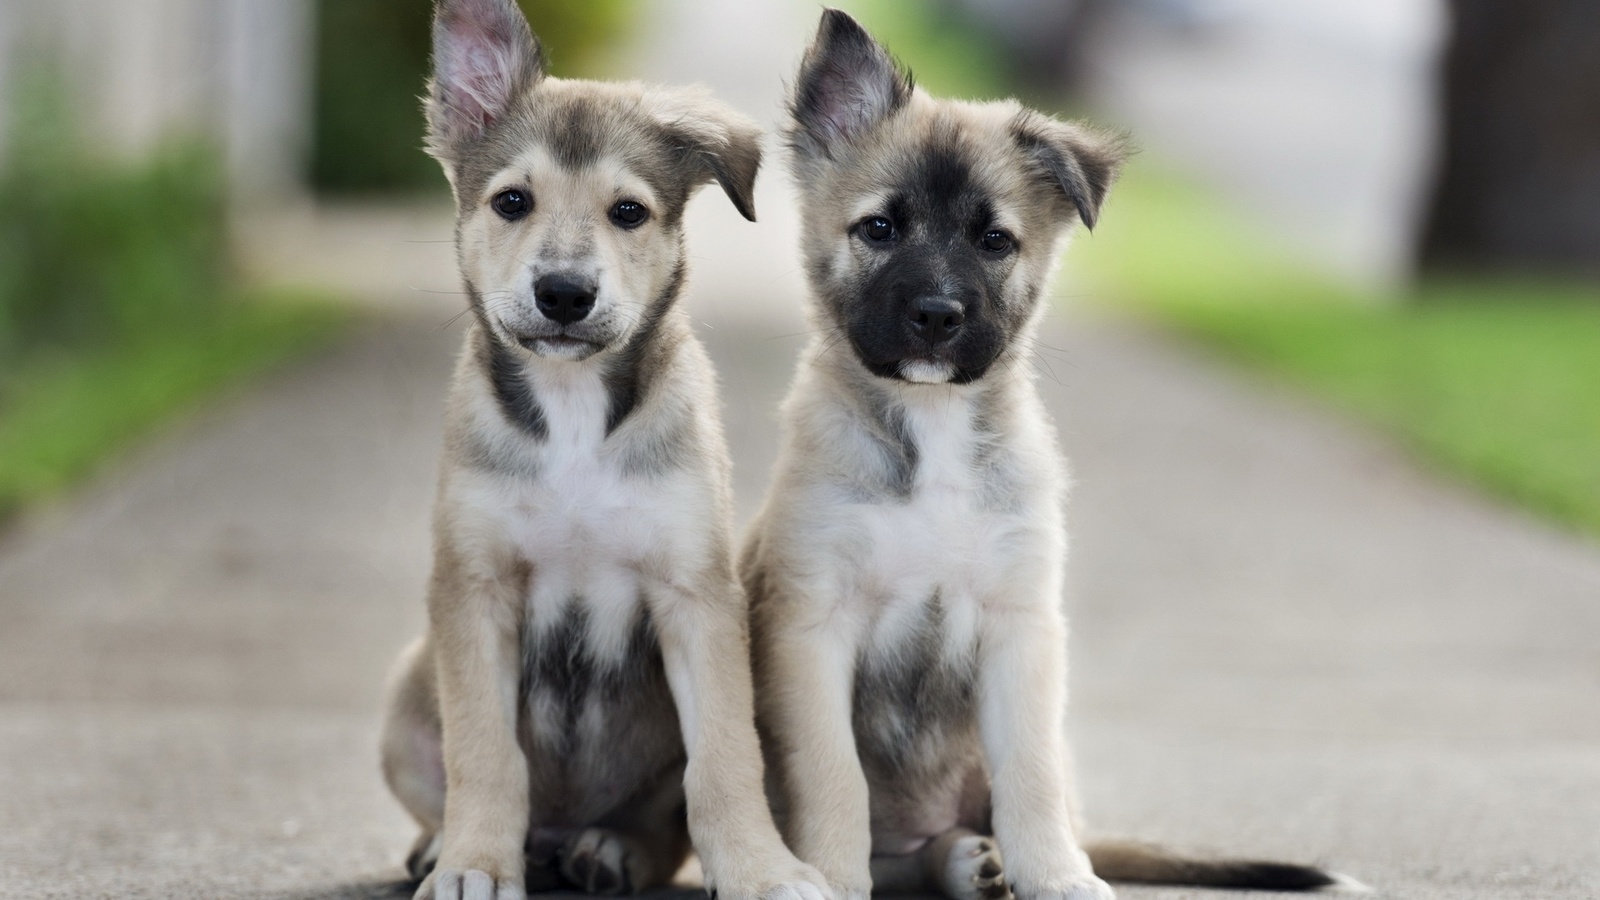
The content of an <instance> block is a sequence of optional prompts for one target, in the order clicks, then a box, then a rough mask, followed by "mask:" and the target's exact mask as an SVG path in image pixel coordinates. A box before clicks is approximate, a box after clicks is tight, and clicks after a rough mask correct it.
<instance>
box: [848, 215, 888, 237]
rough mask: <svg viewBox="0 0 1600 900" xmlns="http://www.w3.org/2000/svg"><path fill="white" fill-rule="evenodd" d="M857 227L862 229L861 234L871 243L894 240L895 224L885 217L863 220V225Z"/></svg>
mask: <svg viewBox="0 0 1600 900" xmlns="http://www.w3.org/2000/svg"><path fill="white" fill-rule="evenodd" d="M857 227H859V228H860V229H861V234H862V235H863V236H864V237H865V238H866V239H867V240H869V241H877V242H878V243H882V242H884V241H888V240H893V239H894V223H893V222H891V221H889V220H888V219H885V218H884V217H883V216H873V217H872V218H870V219H862V220H861V224H860V225H859V226H857Z"/></svg>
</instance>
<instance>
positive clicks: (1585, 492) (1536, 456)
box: [1075, 166, 1600, 534]
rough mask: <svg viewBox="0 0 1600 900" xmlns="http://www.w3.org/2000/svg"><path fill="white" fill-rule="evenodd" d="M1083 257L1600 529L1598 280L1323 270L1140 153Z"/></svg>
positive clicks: (1426, 446)
mask: <svg viewBox="0 0 1600 900" xmlns="http://www.w3.org/2000/svg"><path fill="white" fill-rule="evenodd" d="M1081 243H1082V244H1083V247H1082V248H1081V252H1080V254H1079V255H1078V256H1077V257H1075V261H1076V262H1078V263H1079V264H1080V266H1082V268H1083V274H1084V275H1086V276H1088V277H1089V278H1091V279H1092V280H1098V281H1099V282H1101V283H1102V284H1104V285H1105V286H1106V287H1107V288H1108V289H1109V291H1110V292H1111V293H1112V295H1113V296H1114V299H1115V302H1117V303H1119V304H1121V305H1123V306H1124V307H1125V308H1131V309H1133V310H1136V311H1138V312H1139V313H1141V314H1143V315H1147V316H1151V317H1154V318H1155V319H1157V320H1158V321H1162V322H1166V323H1170V324H1172V325H1174V326H1176V327H1177V328H1179V329H1180V330H1182V331H1184V332H1186V333H1188V334H1191V335H1194V336H1196V337H1198V338H1200V339H1201V340H1203V341H1205V342H1207V343H1209V344H1211V345H1212V346H1214V347H1216V348H1218V349H1219V350H1221V351H1222V352H1224V353H1225V354H1227V355H1228V356H1230V357H1232V358H1234V359H1238V360H1240V361H1243V362H1245V363H1247V364H1250V365H1253V366H1257V367H1259V368H1261V369H1263V370H1265V371H1267V372H1271V373H1273V374H1275V375H1278V376H1280V377H1284V378H1287V379H1288V380H1290V381H1292V382H1294V383H1296V384H1299V385H1301V386H1304V387H1306V388H1308V389H1309V390H1311V391H1312V392H1314V393H1316V394H1318V395H1320V396H1322V397H1325V398H1326V399H1328V400H1329V401H1331V402H1332V403H1334V404H1335V405H1337V406H1338V407H1339V408H1341V409H1343V410H1345V411H1347V412H1349V413H1350V414H1352V415H1355V416H1357V417H1360V418H1363V419H1365V420H1367V421H1370V422H1373V423H1375V424H1377V425H1379V426H1381V427H1383V428H1385V429H1387V430H1389V431H1391V432H1392V433H1394V434H1396V435H1399V436H1400V437H1401V438H1402V439H1403V440H1405V441H1406V442H1407V443H1409V444H1410V445H1411V446H1412V447H1414V448H1415V449H1416V450H1417V451H1418V452H1419V453H1420V454H1421V455H1423V456H1424V457H1426V458H1429V459H1432V460H1435V461H1437V462H1439V463H1441V464H1443V465H1444V466H1445V467H1446V468H1448V469H1450V470H1452V471H1455V472H1458V473H1460V474H1462V475H1465V476H1467V477H1469V478H1471V479H1473V480H1475V481H1477V482H1478V483H1479V484H1481V485H1483V486H1485V487H1487V488H1488V489H1489V490H1491V491H1493V492H1495V493H1496V494H1498V495H1500V496H1503V497H1506V498H1509V499H1511V500H1514V501H1517V502H1519V503H1522V504H1524V505H1526V506H1528V507H1530V508H1532V509H1535V510H1538V511H1540V512H1542V513H1544V514H1546V515H1548V516H1550V517H1552V518H1554V519H1556V520H1558V521H1561V522H1565V523H1568V524H1570V525H1573V526H1575V527H1578V528H1581V529H1584V530H1587V531H1589V532H1591V533H1594V534H1600V286H1596V285H1592V284H1588V285H1586V284H1562V283H1552V282H1548V281H1541V280H1538V279H1533V278H1503V279H1498V280H1490V279H1478V280H1470V281H1469V280H1448V279H1438V278H1435V279H1432V280H1428V281H1424V282H1423V283H1421V284H1420V285H1418V286H1417V288H1416V289H1415V291H1414V292H1413V293H1412V294H1411V295H1409V296H1385V295H1383V294H1381V293H1379V292H1374V291H1370V290H1363V289H1361V288H1359V287H1358V286H1355V285H1351V284H1348V283H1345V282H1342V281H1340V280H1338V279H1336V278H1334V277H1332V276H1330V275H1327V274H1324V273H1319V272H1316V271H1315V270H1313V269H1311V268H1310V267H1308V266H1306V265H1304V264H1303V263H1299V262H1297V261H1296V260H1295V259H1294V257H1293V255H1292V254H1291V253H1289V252H1287V251H1286V250H1284V249H1283V248H1282V247H1280V246H1277V245H1275V244H1274V242H1273V241H1272V240H1271V238H1270V237H1269V236H1266V235H1263V234H1260V233H1257V232H1255V231H1254V230H1252V229H1251V228H1249V227H1248V225H1246V224H1245V223H1244V222H1243V221H1242V220H1241V219H1239V218H1238V217H1237V216H1236V215H1234V214H1232V213H1230V211H1229V210H1227V208H1226V207H1225V206H1223V205H1222V204H1220V203H1218V202H1216V201H1215V200H1214V199H1212V198H1210V197H1207V196H1206V195H1205V194H1204V193H1202V192H1199V191H1196V190H1194V189H1192V188H1189V187H1186V186H1184V185H1182V184H1180V183H1177V182H1175V181H1173V180H1171V179H1166V178H1162V177H1160V176H1158V175H1154V174H1152V173H1150V172H1148V171H1144V170H1143V169H1142V167H1139V166H1135V167H1134V170H1133V171H1132V172H1131V173H1130V176H1129V178H1128V179H1127V181H1126V182H1125V183H1124V184H1122V185H1119V186H1118V187H1117V188H1116V189H1114V190H1113V192H1112V199H1111V202H1110V207H1109V209H1108V211H1107V215H1106V216H1105V218H1104V219H1103V220H1102V223H1101V227H1100V228H1099V229H1097V231H1096V233H1095V234H1094V235H1093V236H1092V237H1084V238H1082V239H1081Z"/></svg>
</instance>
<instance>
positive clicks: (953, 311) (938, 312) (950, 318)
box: [906, 297, 967, 344]
mask: <svg viewBox="0 0 1600 900" xmlns="http://www.w3.org/2000/svg"><path fill="white" fill-rule="evenodd" d="M906 315H907V316H908V317H909V318H910V319H911V330H912V331H915V332H916V333H917V336H918V337H920V338H922V339H923V340H925V341H927V342H928V343H930V344H943V343H945V342H946V341H949V340H951V339H953V338H954V337H955V336H956V334H957V332H959V331H961V326H962V324H963V323H964V322H966V321H967V313H966V310H965V309H963V308H962V306H961V302H960V301H958V300H952V299H950V298H949V297H918V298H917V299H915V300H912V301H911V308H910V309H909V310H908V311H907V313H906Z"/></svg>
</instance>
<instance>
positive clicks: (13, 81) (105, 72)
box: [0, 0, 314, 196]
mask: <svg viewBox="0 0 1600 900" xmlns="http://www.w3.org/2000/svg"><path fill="white" fill-rule="evenodd" d="M313 13H314V9H313V0H0V97H4V98H9V97H10V94H9V91H11V90H13V89H14V88H15V86H16V85H17V83H18V80H19V78H18V76H19V74H20V72H21V70H22V68H23V67H25V66H27V65H30V64H33V63H34V62H36V61H38V60H40V59H42V58H45V57H47V56H48V55H50V54H58V56H57V58H58V59H59V60H60V61H61V62H63V63H64V65H63V66H62V71H63V72H65V74H66V75H67V77H68V87H69V89H70V90H71V93H72V97H73V102H74V103H75V104H76V105H77V110H76V112H77V115H78V116H79V124H80V125H81V126H82V128H83V132H84V135H85V137H86V139H88V140H91V141H93V142H94V143H95V145H96V146H95V147H94V148H93V149H95V150H97V151H100V152H105V153H107V154H110V155H114V156H138V155H140V154H143V153H146V152H148V151H149V150H150V149H151V148H152V147H154V146H155V145H157V144H158V143H159V142H160V141H161V140H163V139H164V138H166V137H168V136H172V135H175V134H200V135H205V136H209V137H211V138H213V139H215V140H216V141H217V142H218V143H219V144H220V146H221V147H222V148H223V149H224V151H225V153H226V158H227V163H228V170H229V174H230V178H231V179H232V181H233V183H234V187H235V189H236V190H238V191H248V192H251V193H257V192H260V193H269V192H270V193H271V194H272V195H274V196H282V192H291V193H296V194H297V193H299V192H300V191H302V190H303V187H302V185H303V174H302V173H303V171H304V165H303V162H304V159H305V155H306V153H307V150H308V147H309V138H310V123H311V114H310V113H311V103H312V83H311V79H312V74H313V65H312V62H313V60H312V53H313ZM5 108H6V109H9V108H10V106H9V101H8V102H7V104H6V106H5ZM4 119H9V116H3V117H0V129H4V128H5V127H6V126H7V125H8V124H9V123H7V122H5V121H3V120H4ZM4 146H5V135H4V131H3V130H0V153H3V152H4V149H3V148H4Z"/></svg>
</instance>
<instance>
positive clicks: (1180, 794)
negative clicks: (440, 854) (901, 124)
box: [0, 0, 1600, 900]
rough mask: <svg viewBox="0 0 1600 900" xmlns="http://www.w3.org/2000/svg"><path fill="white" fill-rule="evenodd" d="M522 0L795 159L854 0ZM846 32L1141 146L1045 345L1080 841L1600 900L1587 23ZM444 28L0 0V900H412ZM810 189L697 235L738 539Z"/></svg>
mask: <svg viewBox="0 0 1600 900" xmlns="http://www.w3.org/2000/svg"><path fill="white" fill-rule="evenodd" d="M521 5H522V6H523V8H524V9H525V11H526V12H527V14H528V15H529V17H530V20H531V22H532V23H533V26H534V28H535V30H536V31H537V32H538V34H539V35H540V36H541V38H542V40H543V42H544V45H545V48H546V50H547V54H548V59H549V60H550V63H551V67H552V70H553V72H554V73H555V74H558V75H563V76H580V77H601V78H633V77H637V78H644V79H651V80H662V81H671V82H703V83H706V84H708V85H710V86H711V87H712V88H713V89H714V90H715V91H716V92H717V93H718V94H719V95H720V96H722V97H723V98H724V99H725V100H727V101H728V102H730V103H732V104H733V105H735V106H737V107H739V108H741V109H743V110H744V111H746V112H747V113H750V114H752V115H754V116H756V117H757V118H759V119H761V120H762V121H763V122H765V123H766V124H768V125H769V126H771V127H773V128H774V129H776V128H779V127H781V125H782V122H783V107H782V102H783V90H784V82H785V79H787V78H788V77H789V76H790V75H791V74H792V71H793V68H794V66H795V64H796V63H797V61H798V59H799V55H800V53H801V51H802V49H803V47H804V45H805V43H806V41H807V40H809V38H810V36H811V34H812V33H813V31H814V29H815V22H816V17H817V14H818V12H819V9H820V7H819V6H818V5H817V4H815V3H812V2H802V0H761V2H750V0H522V2H521ZM838 5H839V6H841V7H843V8H845V9H847V10H849V11H851V12H852V13H854V14H856V15H857V16H859V17H860V18H861V19H862V21H863V22H864V23H865V24H866V25H867V26H868V27H869V28H870V29H871V30H873V31H874V33H875V34H876V35H877V36H878V37H879V38H880V39H882V40H883V41H884V42H885V43H887V44H888V45H889V46H890V48H891V49H892V50H893V51H894V52H895V53H896V55H897V56H898V57H899V58H900V59H901V60H903V61H904V62H905V63H906V64H907V65H909V66H910V67H911V68H912V69H913V70H914V72H915V74H916V77H917V80H918V83H919V84H921V85H923V86H924V87H926V88H927V89H928V90H930V91H932V92H933V93H935V94H940V95H946V96H957V97H966V98H974V99H984V98H996V97H1004V96H1017V97H1019V98H1021V99H1023V100H1024V101H1025V102H1027V103H1029V104H1032V105H1034V106H1038V107H1040V108H1043V109H1046V110H1050V111H1052V112H1055V113H1057V114H1060V115H1063V116H1069V117H1082V118H1086V119H1089V120H1092V121H1094V122H1096V123H1099V124H1102V125H1106V126H1109V127H1114V128H1119V129H1123V130H1125V131H1127V132H1128V133H1129V134H1130V135H1131V136H1132V139H1133V141H1134V143H1135V144H1136V145H1137V146H1138V147H1139V148H1140V152H1139V153H1138V154H1137V155H1136V156H1135V157H1134V159H1133V160H1132V162H1131V164H1130V165H1129V167H1128V169H1127V171H1126V172H1125V174H1124V177H1123V180H1122V181H1121V182H1120V183H1119V184H1118V185H1117V186H1116V187H1115V188H1114V190H1113V191H1112V193H1111V195H1110V199H1109V201H1108V204H1107V207H1106V210H1105V212H1104V213H1103V216H1102V219H1101V221H1100V223H1099V224H1098V225H1097V227H1096V230H1095V231H1094V233H1093V234H1083V235H1080V236H1078V238H1077V239H1076V240H1075V241H1074V244H1073V247H1072V249H1071V250H1070V251H1069V253H1068V254H1067V257H1066V259H1065V260H1064V265H1063V269H1062V274H1061V277H1060V279H1059V284H1058V286H1057V288H1056V291H1055V297H1054V303H1055V306H1054V309H1053V311H1052V313H1051V314H1050V316H1049V317H1048V318H1047V321H1046V325H1045V331H1044V336H1043V339H1042V341H1041V345H1040V347H1039V348H1038V351H1037V353H1036V354H1035V356H1034V358H1033V360H1032V361H1031V364H1032V365H1033V366H1034V368H1035V371H1036V372H1037V373H1038V376H1039V382H1040V385H1041V387H1042V389H1043V390H1044V391H1045V394H1046V399H1047V402H1048V403H1049V404H1050V406H1051V409H1052V412H1053V414H1054V415H1055V416H1056V417H1057V418H1058V419H1059V420H1060V423H1061V425H1062V428H1063V433H1064V442H1065V444H1066V449H1067V450H1068V453H1069V455H1070V457H1071V458H1072V459H1073V461H1074V466H1075V473H1076V478H1077V487H1076V488H1075V495H1074V499H1073V507H1072V512H1071V520H1072V525H1073V533H1074V561H1073V567H1072V569H1071V582H1072V583H1071V585H1070V594H1071V601H1070V602H1071V603H1072V606H1073V610H1074V615H1075V634H1074V641H1075V642H1077V643H1078V644H1080V645H1081V646H1079V647H1078V648H1077V649H1075V654H1076V655H1075V657H1074V658H1075V663H1074V665H1075V669H1074V679H1075V680H1074V692H1075V697H1077V698H1078V700H1077V705H1076V706H1075V707H1074V709H1075V712H1074V716H1075V718H1076V720H1077V721H1078V722H1079V723H1081V724H1082V725H1083V726H1084V727H1083V728H1082V729H1081V730H1079V731H1078V732H1077V739H1078V742H1079V746H1080V750H1081V751H1082V752H1081V755H1082V760H1083V763H1084V767H1085V768H1086V769H1087V770H1088V772H1089V773H1090V778H1089V779H1087V780H1086V783H1085V793H1086V795H1087V797H1088V799H1089V801H1090V808H1091V812H1092V813H1093V814H1094V820H1095V821H1097V822H1103V823H1106V824H1107V825H1108V826H1109V827H1110V828H1111V829H1113V830H1117V831H1120V832H1124V833H1133V834H1136V835H1138V836H1140V837H1149V838H1156V839H1162V840H1173V841H1178V842H1188V843H1191V844H1198V845H1200V846H1204V847H1210V848H1213V849H1223V850H1235V851H1246V850H1248V851H1250V852H1253V853H1258V854H1261V855H1280V856H1290V857H1294V858H1297V859H1321V860H1322V861H1325V862H1330V863H1337V864H1338V867H1339V868H1343V869H1347V870H1350V871H1352V872H1354V874H1356V875H1358V876H1360V877H1362V878H1364V879H1367V880H1370V881H1374V882H1375V883H1379V884H1380V886H1386V887H1391V888H1394V890H1392V891H1391V892H1386V895H1388V896H1406V897H1435V896H1436V897H1450V898H1452V900H1456V898H1470V897H1479V896H1482V897H1485V898H1487V897H1491V896H1494V897H1500V896H1507V895H1512V896H1539V897H1568V896H1570V897H1574V898H1576V897H1591V896H1596V895H1600V824H1597V823H1600V805H1597V804H1600V749H1597V748H1600V730H1597V729H1600V656H1597V655H1596V652H1595V647H1597V646H1600V544H1597V540H1600V3H1595V2H1593V0H840V2H839V3H838ZM429 13H430V2H429V0H0V98H3V99H0V111H3V114H0V710H4V712H3V714H0V820H4V821H6V822H8V823H28V824H26V825H25V826H22V825H18V826H16V827H13V826H12V825H11V824H8V825H7V827H6V828H4V829H0V873H4V877H0V896H11V895H13V894H8V893H7V891H20V893H15V894H14V895H16V896H44V895H51V891H56V892H57V893H56V895H62V896H66V895H72V896H135V895H141V894H140V891H141V890H144V891H146V892H147V893H148V894H149V895H150V896H177V895H194V896H209V897H221V896H272V897H284V898H288V897H322V898H335V897H371V896H403V895H404V891H402V890H400V889H398V888H394V887H393V886H392V885H391V884H390V882H392V881H393V880H394V876H395V874H396V867H397V865H398V859H399V856H400V854H401V853H402V851H403V850H404V848H405V845H406V842H407V841H409V839H410V834H409V825H408V823H406V822H405V821H404V819H403V817H402V816H401V815H400V813H399V812H398V809H397V807H395V805H394V804H393V803H392V801H390V800H389V799H388V798H387V796H386V795H385V794H384V792H383V788H382V786H381V784H380V783H379V782H378V779H377V776H376V769H375V764H374V753H373V750H372V747H373V746H374V745H373V740H374V738H373V734H374V731H375V728H376V710H377V708H378V703H379V696H380V693H381V687H382V678H383V673H384V671H385V668H386V666H387V665H388V661H389V660H390V659H392V657H393V654H394V653H395V652H396V651H397V650H398V648H399V647H400V646H401V645H402V644H403V643H404V642H405V641H406V640H407V639H408V638H409V637H410V636H412V635H415V634H416V633H417V632H418V630H419V629H420V627H421V622H422V610H421V601H420V598H421V590H422V585H423V583H424V580H425V578H426V574H427V567H428V536H427V516H428V508H429V504H430V502H431V496H432V487H433V486H432V478H433V472H434V464H435V460H436V457H437V453H438V442H439V437H438V430H439V418H440V416H439V414H440V404H441V402H442V398H443V394H444V387H445V382H446V379H447V377H448V371H449V366H450V355H451V353H452V352H453V349H454V346H455V345H456V343H457V342H458V341H459V334H460V330H461V328H462V324H461V321H460V318H459V314H460V313H461V312H462V310H463V309H464V308H465V298H464V297H463V295H462V293H461V290H460V283H459V277H458V275H457V273H456V271H455V267H454V259H453V249H452V246H451V234H452V211H451V206H450V202H449V197H448V189H447V186H446V184H445V181H444V179H443V177H442V176H441V174H440V173H439V170H438V167H437V165H436V164H435V163H434V162H433V161H432V160H430V159H428V158H427V157H425V156H424V155H423V153H422V152H421V150H420V146H421V132H422V127H423V123H422V116H421V112H420V104H419V101H418V97H419V95H420V94H421V92H422V90H423V80H424V77H425V70H426V66H427V56H428V41H429ZM792 191H793V188H792V186H791V185H790V184H789V183H788V179H787V173H786V172H785V171H784V166H783V164H782V158H781V153H780V152H779V145H778V142H777V141H775V140H769V156H768V163H767V165H766V166H765V168H764V170H763V175H762V179H761V182H760V185H759V191H758V197H757V208H758V212H759V214H760V219H761V220H760V222H759V224H757V225H754V226H751V225H748V224H747V223H745V222H744V221H743V220H742V219H740V218H739V217H738V216H737V215H736V214H735V213H734V211H733V210H732V208H731V207H730V206H729V205H728V204H727V203H726V201H725V199H724V198H723V197H722V196H721V195H720V193H718V192H716V191H715V190H709V191H704V192H702V194H701V195H700V196H699V197H698V198H697V199H696V200H695V202H694V203H693V204H692V206H691V209H690V221H689V226H688V240H689V245H690V252H691V255H692V257H693V270H692V275H691V278H690V286H689V289H688V296H687V298H686V301H685V302H687V303H688V305H689V308H690V310H691V312H692V313H693V315H694V317H695V320H696V323H697V328H698V329H699V332H700V334H701V336H702V337H703V338H704V339H705V340H706V342H707V343H708V345H709V347H710V349H711V352H712V355H713V358H714V359H715V361H716V363H717V366H718V368H719V370H720V372H721V374H722V377H723V380H724V382H725V385H726V397H725V403H726V407H727V413H728V418H729V424H730V429H729V430H730V439H731V441H732V443H733V450H734V454H735V460H736V475H737V479H738V482H737V488H738V492H739V505H740V514H741V516H744V517H748V515H749V514H750V512H751V511H752V509H753V508H754V506H755V504H756V502H757V501H758V499H759V497H760V494H761V491H762V489H763V487H764V482H765V476H766V472H767V469H768V466H769V465H770V461H771V458H772V456H773V454H774V452H775V447H776V435H775V433H774V428H773V427H772V424H771V423H772V421H773V419H772V416H773V413H772V409H773V405H774V404H775V402H776V401H777V398H778V397H780V396H781V394H782V391H783V389H784V384H785V382H786V380H787V377H788V375H789V373H790V371H791V369H792V365H793V363H794V360H795V358H796V355H797V354H799V353H800V352H801V351H802V347H803V346H804V344H805V341H806V339H807V337H808V334H807V328H808V326H807V325H806V323H805V322H804V320H803V317H802V315H801V312H800V310H801V304H802V302H803V297H804V286H803V283H802V277H801V267H800V265H799V263H798V260H797V258H796V243H797V233H796V230H797V225H796V222H795V216H794V207H793V200H792ZM223 860H226V862H225V863H224V862H222V861H223ZM64 872H67V873H71V874H70V875H63V874H62V873H64ZM63 878H65V879H66V880H64V881H63V880H62V879H63ZM352 879H354V880H352ZM363 879H365V880H363ZM140 885H144V887H143V888H141V887H140ZM1128 896H1133V897H1156V896H1177V895H1175V894H1170V893H1162V892H1159V891H1154V890H1146V891H1143V892H1141V891H1140V890H1138V889H1133V890H1130V891H1129V893H1128Z"/></svg>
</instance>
